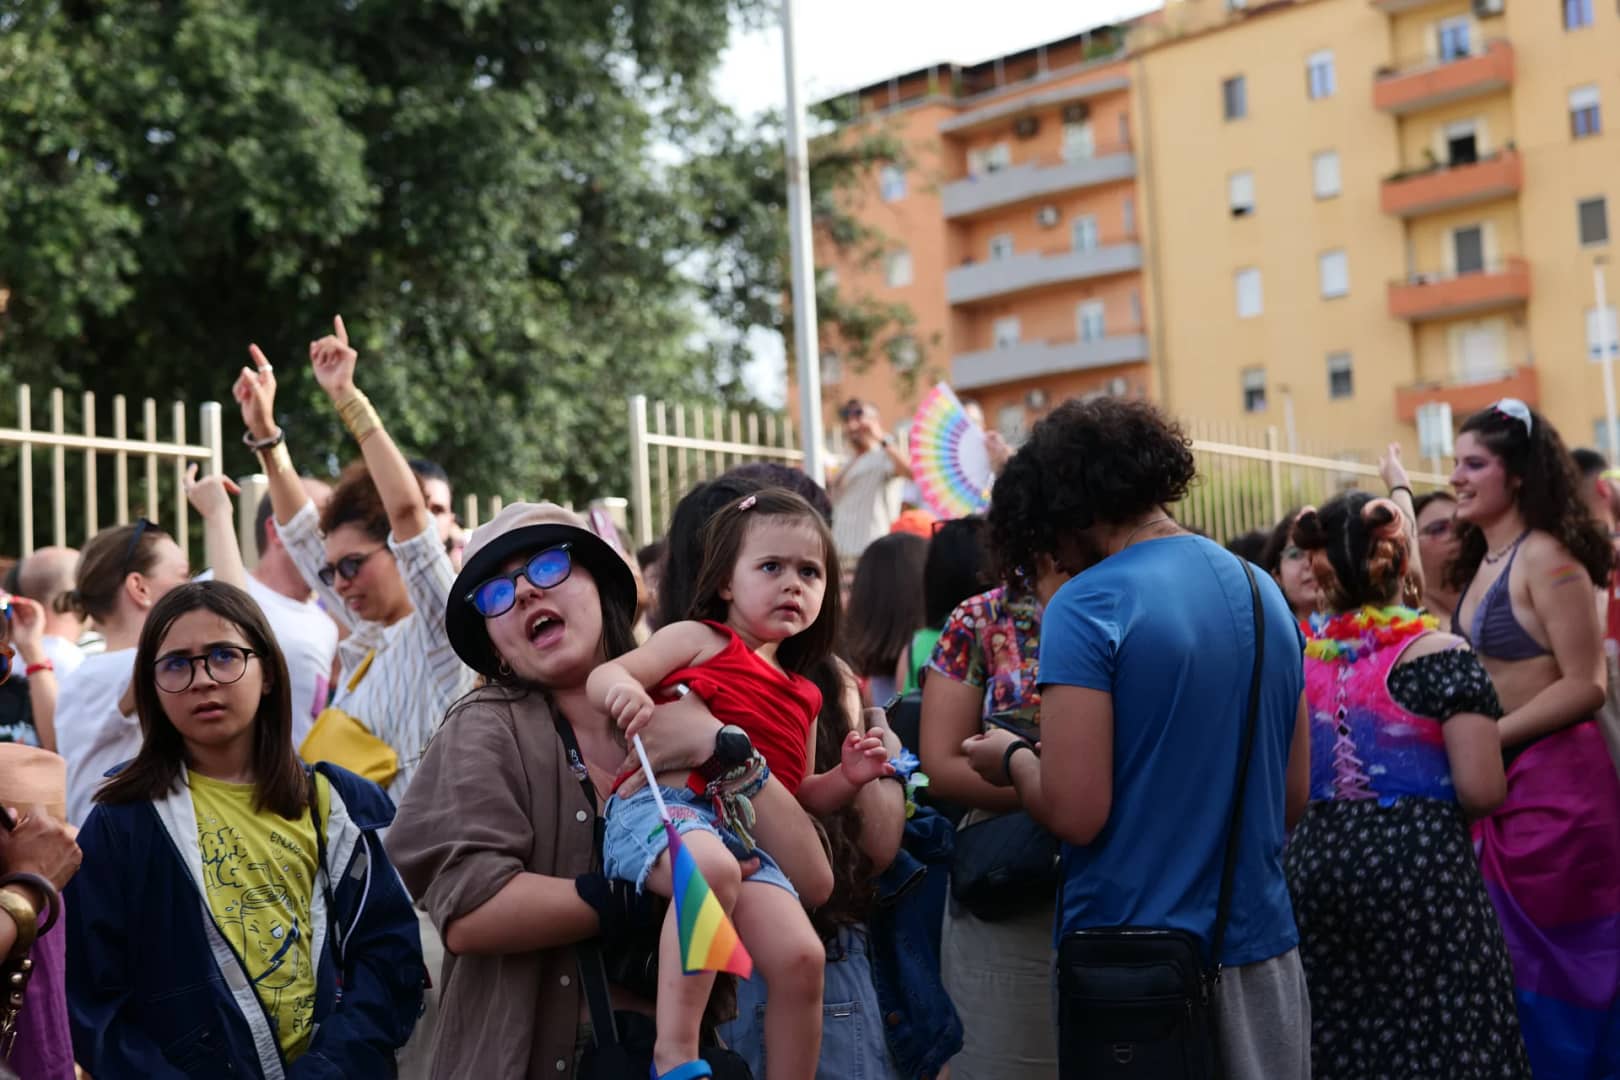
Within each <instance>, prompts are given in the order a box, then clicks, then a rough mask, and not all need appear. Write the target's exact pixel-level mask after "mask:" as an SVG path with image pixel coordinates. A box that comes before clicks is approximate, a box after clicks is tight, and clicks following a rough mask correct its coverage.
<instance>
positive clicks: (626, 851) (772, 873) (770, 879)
mask: <svg viewBox="0 0 1620 1080" xmlns="http://www.w3.org/2000/svg"><path fill="white" fill-rule="evenodd" d="M658 790H659V792H660V793H661V794H662V795H663V796H664V805H665V807H666V808H667V809H668V810H669V817H670V824H671V825H673V826H674V827H675V832H676V833H677V834H679V835H682V836H684V835H685V834H687V833H689V832H709V833H713V834H715V835H716V836H718V837H719V838H720V839H721V840H722V841H724V843H725V845H726V847H727V848H729V849H730V850H731V853H732V854H733V855H735V856H737V858H739V859H758V860H759V869H758V870H757V871H755V872H754V874H753V875H752V876H750V877H749V879H748V880H749V881H756V882H760V883H761V884H765V885H775V886H776V887H777V888H779V889H786V890H787V891H788V892H789V893H791V894H792V895H793V896H795V897H797V896H798V895H799V893H798V890H797V889H795V888H794V887H793V883H792V882H791V881H789V880H788V878H787V875H786V874H784V873H783V872H782V868H781V867H779V866H777V865H776V860H775V859H773V858H771V857H770V856H769V855H767V854H766V853H765V852H763V851H761V850H760V849H758V848H755V849H754V850H753V851H748V850H746V849H745V848H744V847H743V843H742V841H741V840H740V839H738V837H737V834H736V833H734V832H732V831H731V830H730V829H727V828H725V827H724V826H722V825H721V824H720V821H719V818H717V817H716V816H715V812H714V805H713V804H712V803H711V802H709V800H708V799H707V798H705V797H704V796H702V795H697V794H694V793H693V792H692V791H690V790H688V789H686V788H671V787H663V786H660V787H659V789H658ZM602 816H603V817H605V818H607V829H606V830H605V831H604V832H603V834H602V873H604V874H606V875H607V876H608V877H610V878H617V879H619V880H621V881H630V882H634V883H635V886H636V891H638V892H639V891H641V889H642V888H643V887H645V886H646V884H647V875H648V874H650V873H651V872H652V868H653V864H654V863H655V862H657V861H658V857H659V856H660V855H662V854H663V853H664V852H665V851H667V850H668V849H669V833H668V832H666V831H665V830H664V821H663V819H662V818H660V817H659V816H658V802H657V800H655V799H654V798H653V794H652V791H651V790H650V789H648V788H641V789H640V790H639V791H637V792H636V793H635V794H634V795H631V796H630V797H629V798H627V799H621V798H619V797H618V796H617V795H615V796H613V797H612V798H611V799H609V800H608V801H607V806H605V807H604V808H603V810H602ZM745 944H746V943H745Z"/></svg>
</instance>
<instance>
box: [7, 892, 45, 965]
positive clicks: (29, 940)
mask: <svg viewBox="0 0 1620 1080" xmlns="http://www.w3.org/2000/svg"><path fill="white" fill-rule="evenodd" d="M0 911H4V912H5V913H6V914H7V915H9V916H11V921H12V922H14V923H16V924H17V943H16V944H15V945H13V946H12V947H11V953H10V955H11V956H21V955H22V954H24V953H26V952H27V951H28V950H29V949H32V948H33V947H34V939H35V938H36V937H38V936H39V909H37V908H36V907H34V905H33V904H32V903H30V902H29V901H28V899H27V898H26V897H23V896H21V895H20V894H18V893H14V892H12V891H11V890H10V889H0Z"/></svg>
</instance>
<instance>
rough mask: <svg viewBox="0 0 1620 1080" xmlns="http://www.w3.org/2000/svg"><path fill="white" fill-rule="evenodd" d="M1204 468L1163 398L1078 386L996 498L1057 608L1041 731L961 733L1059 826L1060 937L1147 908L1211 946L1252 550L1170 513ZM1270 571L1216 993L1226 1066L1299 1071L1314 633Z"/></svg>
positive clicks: (1245, 668) (992, 769)
mask: <svg viewBox="0 0 1620 1080" xmlns="http://www.w3.org/2000/svg"><path fill="white" fill-rule="evenodd" d="M1195 471H1196V468H1195V464H1194V461H1193V456H1192V450H1191V447H1190V444H1189V442H1188V440H1187V438H1186V437H1185V436H1184V435H1183V434H1182V433H1181V431H1180V430H1179V429H1178V428H1177V427H1175V426H1174V425H1173V424H1172V423H1170V422H1169V421H1168V420H1166V419H1165V417H1164V416H1163V415H1162V414H1161V413H1160V412H1159V411H1158V410H1157V409H1156V408H1154V407H1153V406H1152V405H1149V404H1147V403H1145V402H1137V401H1124V400H1120V399H1116V398H1100V399H1096V400H1093V401H1086V402H1080V401H1070V402H1068V403H1066V404H1064V405H1062V406H1061V407H1059V408H1058V409H1056V410H1054V411H1053V413H1052V414H1051V415H1050V416H1048V417H1047V418H1046V419H1044V420H1042V421H1041V422H1040V423H1039V424H1037V425H1036V426H1035V430H1034V432H1033V433H1032V435H1031V437H1030V440H1029V442H1028V443H1026V444H1025V445H1024V447H1023V448H1022V449H1020V450H1019V452H1018V453H1017V455H1015V456H1014V457H1013V459H1012V461H1011V462H1010V463H1009V464H1008V465H1007V467H1006V469H1005V470H1004V471H1003V472H1002V474H1001V477H1000V478H999V479H998V480H997V482H996V486H995V490H994V493H993V495H992V497H991V506H990V544H991V549H992V551H993V553H994V554H995V557H996V559H997V563H998V565H999V566H1000V567H1001V568H1002V570H1003V572H1004V574H1005V575H1006V576H1008V577H1009V578H1011V579H1014V580H1019V581H1024V582H1027V583H1032V584H1033V585H1034V586H1035V589H1036V591H1037V594H1038V595H1040V596H1041V599H1042V600H1043V602H1045V603H1046V605H1047V606H1046V609H1045V614H1044V616H1043V620H1042V642H1041V653H1040V684H1041V686H1040V690H1041V724H1040V732H1041V740H1042V743H1041V746H1040V747H1039V749H1038V750H1037V748H1036V747H1034V746H1031V745H1030V744H1028V743H1027V742H1021V740H1020V739H1019V737H1018V736H1017V735H1015V734H1013V733H1011V732H1008V731H1001V730H998V731H994V732H991V733H989V734H983V735H977V736H974V737H973V738H970V739H968V740H967V742H966V743H965V744H964V749H965V750H966V751H967V753H968V756H969V759H970V760H971V762H972V763H973V766H974V768H975V769H976V770H977V771H978V772H979V774H980V775H981V776H983V777H984V778H985V779H986V780H989V781H991V782H992V783H999V784H1009V783H1010V784H1011V785H1012V786H1013V787H1014V789H1015V790H1016V791H1017V792H1018V796H1019V799H1020V801H1021V802H1022V804H1023V806H1024V807H1025V809H1026V810H1028V811H1029V813H1030V814H1031V815H1032V816H1034V817H1035V818H1036V819H1037V820H1038V821H1040V822H1041V823H1042V824H1044V825H1045V826H1047V827H1048V828H1049V829H1051V830H1052V832H1053V833H1055V834H1056V835H1057V836H1058V837H1059V838H1060V839H1061V840H1062V841H1063V842H1064V843H1063V877H1062V884H1061V886H1060V890H1059V896H1058V916H1057V926H1056V928H1055V929H1056V936H1057V937H1058V938H1059V939H1061V938H1062V936H1063V935H1064V934H1066V933H1069V932H1071V931H1074V930H1082V929H1095V928H1103V927H1115V926H1152V927H1166V928H1171V929H1178V930H1185V931H1189V932H1191V933H1194V934H1197V935H1199V936H1200V937H1201V938H1202V939H1203V940H1204V942H1205V947H1206V949H1207V948H1208V947H1209V941H1210V935H1211V931H1212V930H1213V927H1214V922H1215V908H1216V898H1217V895H1218V893H1219V889H1220V878H1221V868H1222V862H1223V857H1224V854H1225V849H1226V840H1227V832H1228V826H1229V823H1230V820H1231V812H1232V808H1233V800H1234V798H1236V780H1237V766H1238V753H1239V749H1240V747H1241V744H1242V739H1243V730H1244V725H1245V723H1246V721H1247V717H1248V698H1249V687H1250V682H1251V673H1252V670H1253V663H1254V650H1255V625H1254V603H1253V598H1252V594H1251V593H1250V590H1249V584H1248V579H1247V577H1246V575H1245V574H1244V571H1243V566H1242V564H1241V563H1240V562H1239V561H1238V559H1237V558H1235V557H1234V556H1233V555H1231V554H1230V553H1229V552H1227V551H1225V550H1223V549H1222V548H1221V547H1220V546H1219V545H1217V544H1215V543H1212V542H1211V541H1209V540H1206V539H1204V538H1202V537H1199V536H1194V535H1192V534H1191V533H1188V532H1186V531H1185V530H1183V529H1182V528H1181V527H1179V526H1178V525H1177V524H1176V522H1175V520H1174V519H1173V518H1172V517H1171V516H1170V514H1169V513H1168V511H1167V510H1166V507H1168V506H1169V505H1171V504H1173V503H1175V502H1177V501H1179V500H1180V499H1181V498H1182V497H1183V496H1184V495H1185V494H1186V492H1187V488H1188V485H1189V484H1191V482H1192V480H1193V478H1194V474H1195ZM1071 575H1072V576H1071ZM1255 577H1256V580H1257V583H1258V586H1259V588H1260V593H1261V597H1262V600H1263V611H1264V617H1265V620H1266V622H1265V656H1264V666H1263V671H1262V677H1261V707H1260V714H1259V719H1258V726H1257V730H1256V734H1255V743H1254V750H1253V757H1252V759H1251V762H1250V768H1249V775H1248V783H1247V788H1246V792H1245V795H1244V797H1245V800H1246V801H1245V803H1244V814H1243V823H1242V835H1241V837H1240V838H1239V842H1238V846H1237V871H1236V876H1235V879H1234V886H1233V893H1232V903H1231V915H1230V922H1229V925H1228V927H1227V932H1226V939H1225V943H1224V947H1223V949H1222V954H1221V956H1220V957H1218V958H1215V959H1217V960H1218V961H1219V962H1220V963H1221V964H1223V965H1225V968H1226V970H1225V972H1224V974H1223V975H1222V978H1221V980H1220V982H1219V983H1218V984H1217V993H1216V1001H1215V1011H1216V1014H1217V1017H1218V1022H1219V1025H1220V1039H1219V1042H1220V1047H1221V1053H1222V1056H1223V1058H1224V1059H1225V1064H1226V1070H1227V1075H1228V1076H1230V1077H1232V1078H1233V1080H1244V1078H1250V1077H1252V1078H1255V1080H1261V1078H1263V1080H1304V1078H1306V1077H1308V1076H1309V1075H1310V1001H1309V997H1308V995H1307V994H1306V990H1305V978H1304V972H1303V969H1302V967H1301V965H1300V959H1299V951H1298V948H1297V946H1298V942H1299V935H1298V932H1297V930H1296V929H1295V926H1294V916H1293V910H1292V908H1291V906H1290V904H1289V899H1288V885H1287V882H1286V880H1285V878H1284V876H1283V869H1282V848H1283V840H1284V834H1285V829H1286V827H1287V826H1289V825H1292V823H1293V822H1294V821H1295V820H1297V819H1298V817H1299V816H1300V815H1301V814H1302V813H1303V812H1304V808H1305V802H1306V796H1307V794H1308V782H1309V762H1310V754H1309V734H1308V728H1307V723H1308V721H1307V716H1306V712H1305V702H1304V670H1303V660H1302V650H1303V648H1304V642H1303V639H1302V638H1301V636H1300V632H1299V628H1298V627H1297V626H1296V625H1295V623H1294V619H1293V614H1292V612H1290V610H1289V607H1288V602H1287V601H1286V600H1285V599H1284V598H1283V595H1282V593H1281V591H1280V590H1279V589H1278V588H1277V586H1276V583H1275V582H1274V581H1273V580H1272V579H1271V577H1270V576H1269V575H1267V574H1264V573H1257V574H1256V575H1255ZM1066 578H1067V579H1068V580H1067V581H1066V583H1065V579H1066ZM1025 750H1027V751H1029V752H1027V753H1026V752H1023V751H1025ZM1009 772H1010V775H1009Z"/></svg>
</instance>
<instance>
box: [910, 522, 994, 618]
mask: <svg viewBox="0 0 1620 1080" xmlns="http://www.w3.org/2000/svg"><path fill="white" fill-rule="evenodd" d="M984 534H985V525H984V518H982V517H978V516H976V515H975V516H973V517H965V518H953V519H951V520H950V521H942V522H940V523H939V524H938V525H937V526H935V528H934V538H933V539H932V540H930V541H929V542H928V561H927V562H926V563H924V564H923V618H924V619H925V620H926V622H927V624H928V625H929V626H931V627H933V628H934V629H936V630H937V629H938V628H940V627H942V626H944V625H945V620H946V619H949V618H950V617H951V612H953V611H955V610H956V605H958V604H960V603H961V602H962V601H964V600H966V599H967V598H968V597H970V596H977V595H979V594H980V593H982V592H984V590H985V589H987V588H989V587H990V582H989V581H987V580H986V578H985V575H984V571H985V565H984V564H985V562H986V559H985V552H984Z"/></svg>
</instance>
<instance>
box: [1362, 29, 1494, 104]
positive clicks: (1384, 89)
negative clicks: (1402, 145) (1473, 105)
mask: <svg viewBox="0 0 1620 1080" xmlns="http://www.w3.org/2000/svg"><path fill="white" fill-rule="evenodd" d="M1511 85H1513V45H1512V43H1510V42H1507V41H1487V42H1485V43H1484V44H1483V46H1482V47H1480V48H1478V49H1475V50H1473V51H1471V52H1470V53H1469V54H1468V55H1466V56H1457V57H1448V58H1437V57H1428V58H1425V59H1422V60H1418V61H1414V62H1411V63H1405V64H1398V65H1394V66H1391V67H1385V68H1380V69H1379V70H1378V77H1377V78H1376V79H1375V80H1374V81H1373V106H1374V107H1375V108H1378V109H1382V110H1383V111H1385V112H1389V113H1394V114H1395V115H1397V116H1400V115H1404V114H1406V113H1412V112H1417V111H1418V110H1420V109H1432V108H1434V107H1435V106H1437V105H1445V104H1448V103H1450V102H1453V101H1462V100H1464V99H1466V98H1471V97H1478V96H1479V95H1481V94H1490V93H1495V92H1496V91H1498V90H1502V89H1505V88H1506V87H1508V86H1511Z"/></svg>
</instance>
